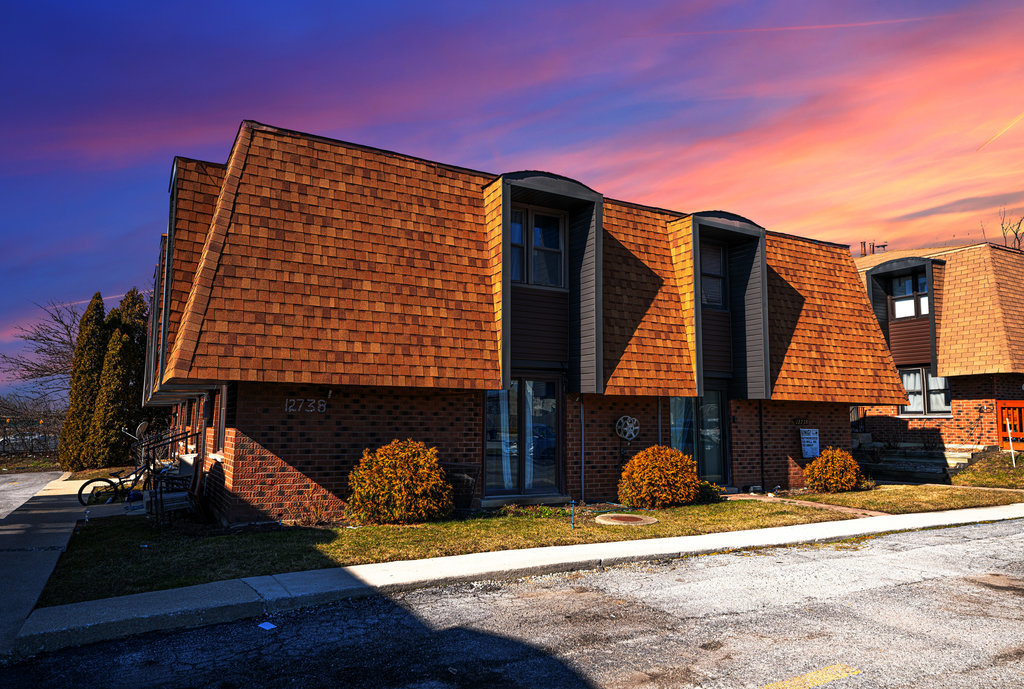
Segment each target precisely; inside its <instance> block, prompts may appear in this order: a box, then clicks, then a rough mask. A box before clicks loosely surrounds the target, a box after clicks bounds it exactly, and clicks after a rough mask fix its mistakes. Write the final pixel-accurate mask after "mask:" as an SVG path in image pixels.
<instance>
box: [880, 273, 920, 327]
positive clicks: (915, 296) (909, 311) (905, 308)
mask: <svg viewBox="0 0 1024 689" xmlns="http://www.w3.org/2000/svg"><path fill="white" fill-rule="evenodd" d="M889 312H890V315H891V316H892V317H893V318H894V319H895V318H917V317H918V316H927V315H928V278H927V277H926V276H925V274H924V273H914V274H912V275H900V276H898V277H894V278H893V279H892V297H891V298H890V307H889Z"/></svg>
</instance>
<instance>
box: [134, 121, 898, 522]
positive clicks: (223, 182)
mask: <svg viewBox="0 0 1024 689" xmlns="http://www.w3.org/2000/svg"><path fill="white" fill-rule="evenodd" d="M170 188H171V216H170V224H169V229H168V233H167V235H166V236H165V237H164V239H163V241H162V243H161V250H160V262H159V264H158V266H157V271H156V282H155V290H154V294H155V299H154V304H155V307H154V309H153V320H152V323H151V330H150V346H149V350H148V357H149V358H148V368H147V373H148V379H147V392H146V396H147V401H148V403H149V404H153V405H161V404H162V405H173V407H174V414H175V419H176V424H177V427H178V428H179V429H197V430H199V431H200V434H199V436H198V439H199V442H198V443H197V444H198V445H199V447H198V448H197V450H198V451H199V452H200V453H201V454H203V455H204V456H205V458H206V461H205V466H206V469H207V475H206V477H205V482H204V492H205V495H206V497H207V498H208V499H209V500H210V501H211V502H212V504H213V506H214V508H215V509H216V511H217V512H218V513H219V514H220V515H221V516H222V517H223V518H224V519H226V520H229V521H250V520H260V519H282V518H283V519H291V518H296V517H299V516H301V515H302V513H303V510H304V509H307V507H305V506H306V505H308V504H309V503H310V501H312V500H317V501H318V502H319V503H320V504H326V505H327V506H328V507H330V508H337V507H338V506H339V505H340V499H342V498H343V497H344V495H345V492H346V490H347V475H348V472H349V470H350V469H351V468H352V467H353V466H354V465H355V463H356V462H358V460H359V458H360V456H361V454H362V452H363V450H364V449H365V448H374V447H377V446H380V445H382V444H385V443H387V442H389V441H391V440H392V439H394V438H414V439H417V440H422V441H424V442H426V443H428V444H430V445H435V446H437V448H438V451H439V454H440V457H441V459H442V461H443V462H445V463H449V464H450V465H456V466H455V468H456V469H457V470H458V471H461V472H464V473H465V474H467V475H473V474H475V475H476V476H477V479H478V480H477V482H476V489H475V497H476V498H477V499H478V500H479V501H480V502H482V503H483V504H495V503H500V502H503V501H516V502H524V501H555V500H559V499H567V497H568V496H573V497H575V498H576V499H581V498H583V499H586V500H588V501H593V500H596V499H606V498H614V497H615V493H616V485H617V482H618V478H619V474H620V470H621V464H622V462H623V461H624V459H625V458H626V457H627V456H628V455H630V454H632V453H634V452H636V451H637V450H639V449H641V448H643V447H647V446H649V445H653V444H655V443H664V444H669V443H671V444H672V445H673V446H676V447H678V448H681V449H683V450H685V451H687V452H690V453H693V454H695V456H696V458H697V460H698V464H699V467H700V471H701V474H702V475H703V476H704V477H706V478H707V479H709V480H713V481H716V482H718V483H720V484H731V485H733V486H736V487H739V488H745V487H748V486H751V485H765V486H767V487H768V488H771V487H773V486H775V485H782V486H795V485H800V483H801V481H802V473H801V471H800V466H801V464H802V463H803V461H804V460H803V459H802V457H801V444H800V429H816V430H817V432H818V440H819V443H820V445H821V446H822V447H824V446H826V445H835V446H843V447H849V445H850V441H851V434H850V425H849V406H850V405H851V404H862V405H863V404H874V405H880V404H898V403H901V402H904V401H905V397H904V395H903V392H902V388H901V386H900V381H899V378H898V377H897V375H896V372H895V369H894V368H893V366H892V360H891V357H890V355H889V352H888V350H887V349H886V347H885V341H884V339H883V338H882V335H881V333H880V331H879V329H878V325H877V324H876V323H875V320H874V318H873V316H872V314H871V310H870V308H869V305H868V301H867V299H866V298H865V295H864V292H863V289H862V287H861V285H860V283H859V282H858V280H857V274H856V270H855V269H854V265H853V262H852V260H851V258H850V255H849V250H848V248H847V247H846V246H844V245H837V244H830V243H826V242H819V241H814V240H810V239H803V238H799V237H793V236H789V235H784V234H778V233H775V232H767V231H765V230H764V228H761V227H759V226H758V225H756V224H754V223H752V222H750V221H749V220H746V219H744V218H741V217H739V216H736V215H732V214H729V213H723V212H709V213H696V214H686V213H679V212H674V211H667V210H662V209H658V208H651V207H647V206H640V205H637V204H632V203H626V202H622V201H615V200H612V199H608V198H604V197H603V196H601V195H600V194H599V193H597V192H595V191H593V190H592V189H589V188H588V187H586V186H584V185H582V184H580V183H578V182H575V181H573V180H571V179H567V178H565V177H560V176H558V175H553V174H549V173H544V172H533V171H527V172H515V173H508V174H504V175H493V174H487V173H482V172H476V171H473V170H467V169H464V168H459V167H454V166H450V165H443V164H439V163H434V162H430V161H426V160H422V159H418V158H413V157H410V156H406V155H401V154H397V153H391V152H388V151H382V150H378V149H373V148H368V147H365V146H358V145H353V144H348V143H343V142H340V141H334V140H330V139H325V138H322V137H317V136H311V135H308V134H301V133H297V132H292V131H287V130H283V129H279V128H275V127H269V126H266V125H262V124H258V123H255V122H243V123H242V126H241V128H240V129H239V132H238V135H237V137H236V139H235V142H234V145H233V147H232V149H231V153H230V155H229V156H228V160H227V163H226V164H224V165H220V164H215V163H207V162H201V161H196V160H188V159H185V158H176V159H175V163H174V171H173V174H172V178H171V185H170ZM623 417H628V418H626V419H624V418H623ZM630 419H632V420H635V421H631V420H630ZM617 424H618V426H619V430H620V431H621V432H622V434H623V435H625V436H626V437H627V438H628V437H630V433H629V428H628V427H630V426H632V428H633V431H634V432H635V433H636V435H635V437H633V438H632V439H631V440H627V439H624V438H623V437H621V436H620V435H617V434H616V425H617Z"/></svg>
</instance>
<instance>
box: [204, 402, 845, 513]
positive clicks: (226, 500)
mask: <svg viewBox="0 0 1024 689" xmlns="http://www.w3.org/2000/svg"><path fill="white" fill-rule="evenodd" d="M329 392H330V397H328V393H329ZM300 399H301V400H302V403H301V409H302V411H298V409H299V407H300V405H299V403H298V402H288V400H300ZM321 400H322V401H323V403H322V404H321ZM483 400H484V395H483V393H481V392H474V391H457V390H428V389H414V388H361V387H348V388H346V387H333V388H328V387H323V386H312V385H307V386H292V385H278V384H255V383H252V384H240V385H239V388H238V403H237V408H236V412H235V419H236V426H235V427H234V428H228V429H227V430H226V432H225V439H224V450H223V452H222V453H220V455H221V456H222V458H223V459H222V460H220V461H217V460H215V459H211V460H209V461H208V462H207V477H206V484H205V485H206V495H207V497H208V498H209V500H210V503H211V506H212V507H213V508H214V511H215V512H216V513H217V514H219V515H221V516H222V517H223V518H225V519H227V520H228V521H232V522H241V521H264V520H279V519H285V520H293V519H300V518H302V517H303V516H305V515H310V514H311V513H312V512H313V511H320V512H324V513H326V514H337V513H338V510H339V509H340V507H341V500H342V499H343V498H344V497H345V495H346V493H347V485H348V473H349V471H350V470H351V469H352V468H353V467H354V466H355V465H356V463H357V462H358V461H359V458H360V457H361V456H362V452H363V450H364V449H365V448H367V447H379V446H381V445H384V444H386V443H388V442H390V441H391V440H393V439H395V438H401V439H404V438H413V439H415V440H421V441H423V442H425V443H427V444H428V445H433V446H436V447H437V448H438V452H439V455H440V457H441V459H442V461H449V462H466V463H475V464H479V463H480V462H481V461H482V455H483V452H482V450H483V438H482V433H483ZM289 405H291V407H292V408H291V409H289ZM582 405H583V410H584V426H583V430H584V433H585V437H584V438H583V442H584V443H585V449H586V472H585V474H586V485H585V489H586V490H585V498H586V500H587V501H588V502H594V501H598V500H615V499H617V497H616V493H617V488H618V480H619V476H620V474H621V465H622V461H623V456H622V451H625V452H626V454H627V456H629V455H632V454H633V453H635V452H637V451H639V450H641V449H643V448H645V447H649V446H651V445H655V444H658V443H659V442H661V443H663V444H667V443H668V442H669V427H670V419H669V405H668V400H667V398H660V399H659V398H658V397H647V396H618V395H583V396H582ZM580 406H581V397H580V396H579V395H567V396H566V399H565V421H564V424H565V426H564V427H565V452H566V462H565V473H564V475H563V485H564V488H565V490H566V491H567V492H568V493H569V494H570V495H572V496H573V497H574V498H576V499H577V500H578V499H580V497H581V491H580V463H581V438H580ZM307 410H308V411H307ZM764 411H765V422H764V429H765V451H766V456H765V485H766V487H768V488H771V487H772V486H775V485H782V486H787V487H797V486H800V485H802V481H803V475H802V472H801V470H800V466H801V464H802V460H801V459H800V440H799V433H798V428H800V425H797V424H796V423H795V422H794V421H795V420H806V422H807V424H806V426H807V427H812V428H818V429H819V434H820V442H821V446H822V447H825V446H826V445H834V446H840V447H846V448H848V447H849V445H850V432H849V407H848V405H845V404H823V403H822V404H819V403H803V402H766V403H765V404H764ZM730 414H731V423H730V428H729V438H730V449H731V454H732V472H733V480H732V484H733V485H736V486H739V487H746V486H749V485H751V484H759V483H760V482H761V474H760V447H761V441H760V434H759V424H758V406H757V402H752V401H747V400H734V401H732V402H731V406H730ZM623 415H628V416H633V417H635V418H637V420H638V421H639V422H640V433H639V435H638V437H637V438H636V439H635V440H634V441H633V442H632V443H631V444H627V443H625V442H624V441H621V440H620V439H619V437H618V435H616V433H615V422H616V421H617V420H618V418H619V417H621V416H623ZM194 418H199V419H200V420H201V417H195V416H194ZM212 433H213V429H210V430H209V434H210V438H209V439H210V442H211V443H212ZM481 489H482V486H481V485H478V491H477V492H478V495H479V494H480V493H481Z"/></svg>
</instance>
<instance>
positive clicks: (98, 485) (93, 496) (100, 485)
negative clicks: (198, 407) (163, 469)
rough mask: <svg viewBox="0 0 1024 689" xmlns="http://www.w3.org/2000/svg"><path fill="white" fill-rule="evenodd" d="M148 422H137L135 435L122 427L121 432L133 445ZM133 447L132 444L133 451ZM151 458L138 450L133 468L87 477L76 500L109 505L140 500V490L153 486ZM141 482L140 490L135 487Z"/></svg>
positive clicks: (143, 432)
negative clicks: (104, 475) (106, 475)
mask: <svg viewBox="0 0 1024 689" xmlns="http://www.w3.org/2000/svg"><path fill="white" fill-rule="evenodd" d="M148 425H149V424H148V423H147V422H145V421H143V422H142V423H141V424H139V427H138V429H136V431H135V435H132V434H131V433H129V432H128V429H127V428H122V429H121V432H122V433H124V434H125V435H127V436H128V437H129V438H132V439H133V440H135V441H136V442H135V445H138V444H140V443H141V442H142V438H143V437H144V435H145V433H146V427H147V426H148ZM134 449H135V447H134V445H133V451H134ZM154 463H155V462H154V461H152V458H147V457H146V455H145V452H140V454H139V456H138V460H137V464H136V466H135V468H134V469H132V470H131V471H130V472H128V474H127V475H123V474H124V471H125V470H124V469H122V470H121V471H114V472H111V473H110V478H94V479H89V480H88V481H86V482H85V483H83V484H82V486H81V487H80V488H79V489H78V502H80V503H81V504H82V505H85V506H89V505H109V504H110V503H114V502H122V501H123V502H125V503H126V504H127V503H131V502H137V501H139V500H142V491H145V490H149V489H151V488H152V487H153V473H154V471H155V470H156V468H155V467H154ZM140 483H141V490H135V487H136V486H138V485H139V484H140Z"/></svg>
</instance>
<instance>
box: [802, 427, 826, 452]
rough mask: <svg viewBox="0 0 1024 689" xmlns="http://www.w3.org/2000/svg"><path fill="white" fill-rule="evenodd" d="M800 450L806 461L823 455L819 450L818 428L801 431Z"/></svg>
mask: <svg viewBox="0 0 1024 689" xmlns="http://www.w3.org/2000/svg"><path fill="white" fill-rule="evenodd" d="M800 450H801V452H802V453H803V456H804V459H814V458H815V457H817V456H818V455H820V454H821V452H820V451H819V450H818V429H817V428H801V429H800Z"/></svg>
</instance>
